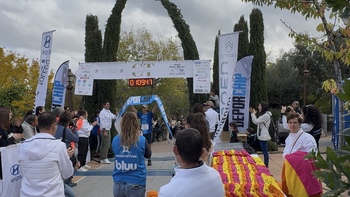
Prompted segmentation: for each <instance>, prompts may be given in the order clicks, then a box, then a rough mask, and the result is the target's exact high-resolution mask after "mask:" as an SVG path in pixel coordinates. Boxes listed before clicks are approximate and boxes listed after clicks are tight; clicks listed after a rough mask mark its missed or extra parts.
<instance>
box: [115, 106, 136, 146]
mask: <svg viewBox="0 0 350 197" xmlns="http://www.w3.org/2000/svg"><path fill="white" fill-rule="evenodd" d="M139 139H140V132H139V122H138V118H137V116H136V114H135V113H134V112H126V113H125V114H124V115H123V119H122V122H121V132H120V144H121V145H123V146H127V147H131V146H132V145H135V146H136V147H137V142H138V141H139Z"/></svg>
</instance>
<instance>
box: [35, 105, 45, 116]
mask: <svg viewBox="0 0 350 197" xmlns="http://www.w3.org/2000/svg"><path fill="white" fill-rule="evenodd" d="M44 112H45V107H44V106H38V107H36V108H35V115H37V116H39V114H41V113H44Z"/></svg>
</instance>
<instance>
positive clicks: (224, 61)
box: [214, 32, 239, 142]
mask: <svg viewBox="0 0 350 197" xmlns="http://www.w3.org/2000/svg"><path fill="white" fill-rule="evenodd" d="M238 37H239V32H233V33H229V34H221V35H219V36H218V45H219V94H220V96H219V97H220V122H219V125H218V127H217V129H216V132H215V135H214V142H216V141H218V140H219V139H220V135H221V132H222V129H223V128H224V125H225V122H226V119H227V115H228V111H229V107H230V105H231V97H232V89H233V87H232V83H233V81H234V74H235V70H236V62H237V52H238Z"/></svg>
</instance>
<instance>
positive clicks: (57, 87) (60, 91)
mask: <svg viewBox="0 0 350 197" xmlns="http://www.w3.org/2000/svg"><path fill="white" fill-rule="evenodd" d="M68 68H69V61H65V62H63V63H62V64H61V66H60V67H58V69H57V72H56V74H55V79H54V82H53V89H52V105H51V111H52V110H54V109H55V108H57V107H64V101H65V98H66V86H67V81H68Z"/></svg>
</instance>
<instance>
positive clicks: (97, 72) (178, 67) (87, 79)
mask: <svg viewBox="0 0 350 197" xmlns="http://www.w3.org/2000/svg"><path fill="white" fill-rule="evenodd" d="M194 65H200V66H201V67H203V68H200V67H199V68H200V69H197V70H196V72H197V74H200V75H198V78H199V77H200V78H199V79H200V80H198V81H197V82H201V83H200V84H199V86H200V87H201V89H198V91H205V89H208V88H207V87H206V86H210V63H209V60H203V61H199V62H198V61H196V64H194V61H193V60H181V61H143V62H94V63H80V64H79V67H78V72H77V73H76V75H77V81H76V85H75V92H74V94H76V95H92V90H93V81H94V80H95V79H97V80H99V79H105V80H110V79H137V78H190V77H193V71H194V68H193V67H194ZM207 66H209V74H205V73H202V69H203V70H204V68H206V67H207ZM205 70H206V69H205ZM206 72H207V70H206ZM205 76H206V78H205ZM208 84H209V85H208Z"/></svg>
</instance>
